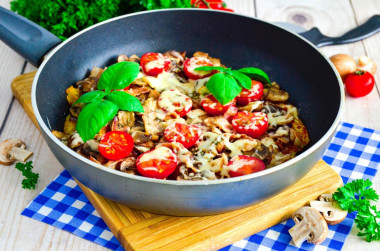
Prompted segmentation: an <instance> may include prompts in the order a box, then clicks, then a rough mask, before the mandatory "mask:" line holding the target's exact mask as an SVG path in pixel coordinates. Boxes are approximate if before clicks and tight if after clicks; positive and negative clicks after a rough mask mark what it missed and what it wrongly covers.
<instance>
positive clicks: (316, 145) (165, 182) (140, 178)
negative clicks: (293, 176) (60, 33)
mask: <svg viewBox="0 0 380 251" xmlns="http://www.w3.org/2000/svg"><path fill="white" fill-rule="evenodd" d="M176 11H200V12H202V11H203V12H219V13H223V14H225V15H236V16H241V17H246V18H250V19H254V20H256V21H258V22H262V23H266V24H267V25H272V26H275V27H277V28H279V29H282V30H284V31H287V32H288V33H291V34H293V35H294V36H297V37H298V38H299V39H302V40H303V41H305V42H306V43H308V44H309V45H310V46H312V47H313V48H314V49H315V50H316V51H317V52H318V53H319V54H320V55H321V56H322V57H323V58H324V59H325V60H326V62H327V63H328V64H329V65H330V67H331V69H332V70H333V72H334V73H335V75H336V78H337V80H338V84H339V89H340V104H339V110H338V112H337V115H336V117H335V119H334V122H333V123H332V125H331V126H330V128H329V129H328V130H327V132H326V133H325V135H323V136H322V137H321V138H320V139H319V140H318V141H317V142H316V143H314V144H313V145H312V146H310V148H309V149H307V150H305V151H304V152H302V153H301V154H299V155H297V156H296V157H294V158H292V159H290V160H288V161H286V162H284V163H282V164H280V165H277V166H275V167H271V168H269V169H266V170H263V171H260V172H257V173H253V174H249V175H244V176H240V177H235V178H227V179H217V180H201V181H176V180H159V179H152V178H148V177H143V176H138V175H133V174H128V173H123V172H120V171H117V170H113V169H111V168H108V167H105V166H103V165H100V164H97V163H95V162H93V161H91V160H89V159H87V158H85V157H84V156H82V155H80V154H78V153H76V152H75V151H73V150H72V149H70V148H69V147H68V146H66V145H65V144H63V143H62V142H61V141H60V140H58V139H57V138H56V137H55V136H54V135H53V134H52V132H51V130H50V129H49V128H48V126H47V125H46V124H45V122H44V121H43V119H42V117H41V114H40V113H39V110H38V107H37V100H36V89H37V82H38V79H39V75H40V74H41V72H42V71H43V69H44V67H45V65H46V64H47V63H48V62H49V59H50V58H51V57H52V56H53V55H54V54H55V53H56V52H57V51H59V50H60V48H61V47H63V46H64V45H66V44H67V43H68V42H70V41H71V40H74V39H75V38H76V37H78V36H80V35H81V34H83V33H85V32H87V31H89V30H91V29H94V28H96V27H98V26H101V25H103V24H106V23H109V22H113V21H116V20H119V19H124V18H128V17H131V16H136V15H145V14H150V13H155V12H176ZM344 100H345V96H344V87H343V82H342V80H341V78H340V77H339V74H338V72H337V71H336V69H335V68H334V66H333V64H332V63H331V62H330V60H328V58H327V57H326V56H325V55H324V54H323V53H322V52H321V51H320V50H319V49H318V48H317V47H316V46H315V45H314V44H312V43H311V42H310V41H308V40H307V39H305V38H303V37H302V36H300V35H298V34H297V33H294V32H292V31H289V30H287V29H284V28H282V27H280V26H277V25H275V24H273V23H270V22H267V21H264V20H261V19H258V18H256V17H252V16H248V15H244V14H238V13H232V12H225V11H219V10H209V9H186V8H173V9H160V10H150V11H142V12H136V13H131V14H126V15H122V16H118V17H114V18H111V19H108V20H106V21H103V22H100V23H97V24H95V25H93V26H91V27H88V28H86V29H84V30H82V31H80V32H78V33H76V34H74V35H73V36H71V37H70V38H68V39H67V40H65V41H64V42H62V43H60V44H59V45H57V46H56V47H55V48H54V49H53V50H51V51H50V52H49V53H48V55H47V56H46V58H45V60H44V61H43V62H42V64H41V65H40V67H39V68H38V71H37V73H36V75H35V77H34V79H33V85H32V107H33V111H34V114H35V116H36V119H37V122H38V124H39V125H40V128H41V129H42V130H43V131H44V132H45V134H46V135H47V136H48V137H49V138H50V139H51V140H52V141H53V142H54V143H55V144H56V145H58V146H59V147H60V148H61V149H62V150H64V151H65V152H67V153H68V154H70V155H71V156H72V157H74V158H77V159H78V160H80V161H82V162H84V163H86V164H88V165H90V166H93V167H94V168H98V169H101V170H102V171H105V172H108V173H110V174H114V175H117V176H121V177H123V178H127V179H128V178H130V179H134V180H137V181H140V182H149V183H158V184H161V185H174V186H200V185H220V184H225V183H233V182H239V181H243V180H249V179H254V178H258V177H261V176H265V175H269V174H271V173H274V172H277V171H280V170H282V169H285V168H289V167H290V166H291V165H293V164H294V163H296V162H298V161H300V160H301V159H303V158H304V157H306V156H308V155H311V154H312V153H313V152H314V151H316V150H317V149H319V148H320V147H321V146H322V145H323V144H324V143H325V142H326V141H327V140H328V139H329V138H330V137H331V136H332V134H333V133H334V132H335V130H336V128H337V127H338V125H339V122H340V118H341V116H342V113H343V106H344Z"/></svg>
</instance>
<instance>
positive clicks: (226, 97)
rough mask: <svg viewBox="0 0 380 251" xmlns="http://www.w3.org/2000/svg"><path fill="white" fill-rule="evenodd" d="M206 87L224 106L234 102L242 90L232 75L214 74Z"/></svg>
mask: <svg viewBox="0 0 380 251" xmlns="http://www.w3.org/2000/svg"><path fill="white" fill-rule="evenodd" d="M206 87H207V89H209V91H210V92H211V93H212V94H213V95H214V97H215V98H216V99H217V100H218V101H219V102H220V103H221V104H222V105H225V104H227V103H228V102H230V101H231V100H233V99H234V98H235V97H236V96H237V95H239V93H240V92H241V89H242V88H241V86H240V85H239V84H238V83H237V82H236V80H235V79H234V78H233V77H232V76H231V75H229V74H225V73H216V74H214V75H213V76H212V77H211V78H210V80H209V81H208V82H207V84H206Z"/></svg>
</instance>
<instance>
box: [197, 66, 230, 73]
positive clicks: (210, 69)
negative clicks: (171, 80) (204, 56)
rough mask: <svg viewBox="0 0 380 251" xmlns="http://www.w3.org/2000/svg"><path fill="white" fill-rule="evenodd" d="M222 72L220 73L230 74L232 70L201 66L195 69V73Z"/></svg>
mask: <svg viewBox="0 0 380 251" xmlns="http://www.w3.org/2000/svg"><path fill="white" fill-rule="evenodd" d="M215 70H216V71H220V72H230V71H231V68H224V67H220V66H200V67H197V68H195V69H194V71H215Z"/></svg>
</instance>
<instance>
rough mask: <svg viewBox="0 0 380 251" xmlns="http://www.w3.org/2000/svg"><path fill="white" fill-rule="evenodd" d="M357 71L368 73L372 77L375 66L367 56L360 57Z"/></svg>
mask: <svg viewBox="0 0 380 251" xmlns="http://www.w3.org/2000/svg"><path fill="white" fill-rule="evenodd" d="M357 63H358V69H359V70H362V71H368V72H369V73H371V74H372V75H375V73H376V70H377V65H376V63H375V61H373V60H372V59H371V58H369V57H367V56H361V57H359V58H358V62H357Z"/></svg>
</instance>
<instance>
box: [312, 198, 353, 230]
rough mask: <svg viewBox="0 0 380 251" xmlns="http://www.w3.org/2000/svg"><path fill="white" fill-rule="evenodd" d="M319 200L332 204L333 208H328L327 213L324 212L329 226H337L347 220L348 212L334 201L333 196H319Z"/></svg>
mask: <svg viewBox="0 0 380 251" xmlns="http://www.w3.org/2000/svg"><path fill="white" fill-rule="evenodd" d="M319 200H320V201H323V202H329V203H331V204H330V205H331V206H329V207H328V208H326V209H327V212H322V214H323V217H324V218H325V220H326V222H327V224H329V225H336V224H338V223H340V222H342V221H343V220H344V219H345V218H346V216H347V213H348V212H347V211H345V210H343V209H342V208H341V207H340V206H339V203H338V202H337V201H336V200H334V199H333V197H332V194H322V195H321V196H319ZM317 210H318V209H317Z"/></svg>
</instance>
